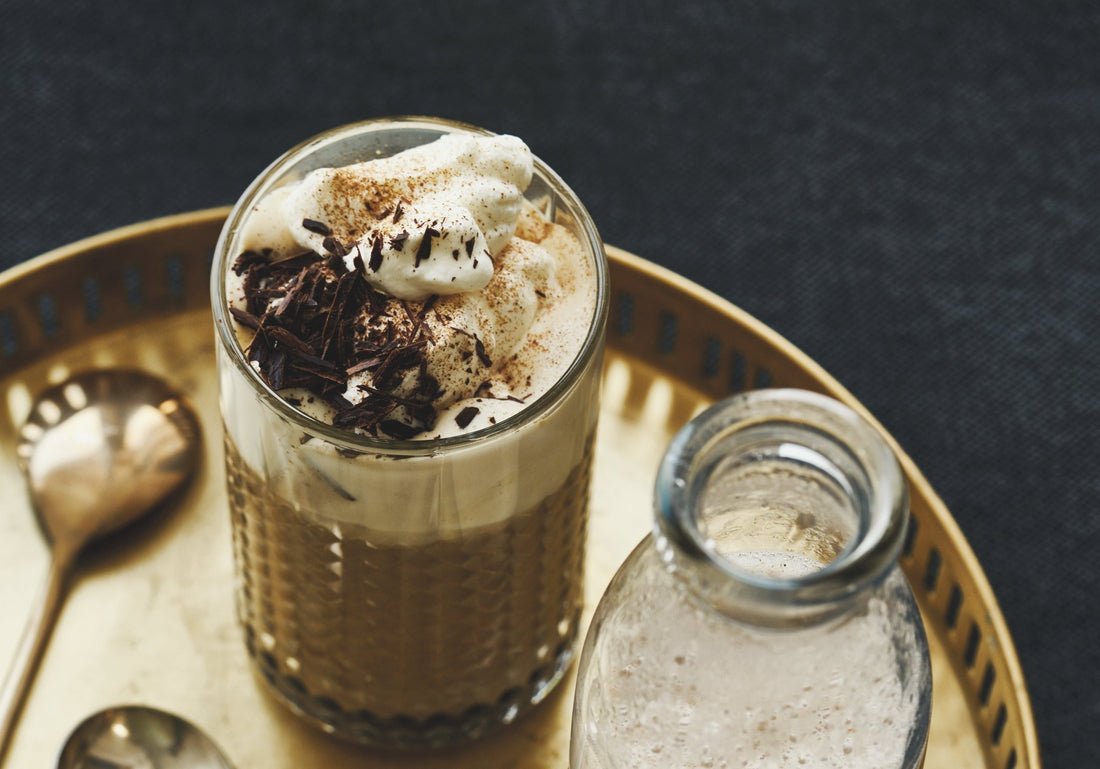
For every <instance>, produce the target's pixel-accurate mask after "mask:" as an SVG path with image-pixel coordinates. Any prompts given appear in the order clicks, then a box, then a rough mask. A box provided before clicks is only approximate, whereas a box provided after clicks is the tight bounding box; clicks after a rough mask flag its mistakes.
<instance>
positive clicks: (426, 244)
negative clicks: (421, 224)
mask: <svg viewBox="0 0 1100 769" xmlns="http://www.w3.org/2000/svg"><path fill="white" fill-rule="evenodd" d="M433 237H439V230H437V229H435V228H434V227H432V226H431V225H430V224H429V225H428V226H427V227H425V228H424V237H423V238H421V239H420V246H419V247H418V248H417V249H416V261H415V262H413V267H419V266H420V263H421V262H422V261H424V260H425V259H427V258H428V257H429V256H431V255H432V238H433Z"/></svg>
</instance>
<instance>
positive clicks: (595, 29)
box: [0, 0, 1100, 767]
mask: <svg viewBox="0 0 1100 769" xmlns="http://www.w3.org/2000/svg"><path fill="white" fill-rule="evenodd" d="M71 5H72V7H66V4H65V3H61V2H51V3H34V2H30V1H29V0H0V18H2V23H0V105H2V106H0V174H2V177H0V178H2V181H3V183H2V184H0V243H3V248H2V249H0V267H7V266H11V265H14V264H16V263H18V262H20V261H22V260H24V259H27V258H30V257H32V256H34V255H36V254H38V253H40V252H43V251H46V250H48V249H51V248H53V247H56V246H60V245H63V244H65V243H68V242H70V241H72V240H75V239H77V238H80V237H83V236H86V235H91V234H94V233H97V232H100V231H102V230H105V229H108V228H112V227H115V226H118V225H122V224H128V223H131V222H135V221H139V220H143V219H147V218H150V217H154V216H159V215H163V214H171V213H176V212H181V211H188V210H193V209H198V208H205V207H209V206H215V205H222V204H228V203H231V202H233V201H234V200H235V198H236V197H237V195H238V194H239V193H240V191H241V190H242V189H243V188H244V187H245V185H246V184H247V183H248V182H249V181H250V180H251V179H252V178H253V176H254V175H255V174H256V173H257V172H258V171H259V170H261V169H262V168H263V167H264V166H265V165H266V164H267V163H268V162H269V161H270V160H271V159H273V158H274V157H275V156H276V155H278V154H280V153H281V152H282V151H283V150H284V149H286V148H288V147H289V146H291V145H292V144H295V143H297V142H298V141H299V140H301V139H303V138H306V137H307V136H310V135H312V134H314V133H316V132H318V131H320V130H323V129H326V128H329V127H332V126H334V125H337V124H340V123H344V122H349V121H352V120H357V119H361V118H366V117H371V116H379V115H387V114H398V113H419V114H435V115H440V116H445V117H451V118H456V119H461V120H466V121H469V122H473V123H477V124H480V125H483V126H485V127H487V128H490V129H492V130H495V131H498V132H508V133H515V134H517V135H519V136H522V137H523V138H524V139H526V140H527V142H528V143H529V144H530V146H531V147H532V148H533V150H534V151H535V153H536V154H538V155H539V156H541V157H542V158H543V159H544V160H546V161H547V162H548V163H549V164H550V165H551V166H552V167H554V168H555V169H556V170H557V171H559V172H560V173H561V174H562V176H563V177H564V178H565V179H566V180H568V181H569V183H570V184H571V185H572V186H573V187H574V188H575V190H576V191H577V192H578V194H579V195H580V197H581V198H582V199H583V200H584V201H585V202H586V203H587V205H588V207H589V208H590V210H591V212H592V214H593V216H594V217H595V219H596V221H597V223H598V225H599V226H600V228H601V230H602V233H603V235H604V238H605V240H606V241H607V242H609V243H613V244H615V245H617V246H621V247H623V248H626V249H628V250H630V251H633V252H635V253H637V254H639V255H641V256H643V257H645V258H647V259H650V260H652V261H654V262H657V263H659V264H662V265H665V266H668V267H670V268H672V269H674V270H676V271H678V272H680V273H682V274H684V275H685V276H687V277H688V278H691V279H692V280H694V281H696V282H698V283H700V284H702V285H704V286H706V287H708V288H710V289H712V290H714V291H716V292H718V293H720V294H721V295H723V296H725V297H726V298H728V299H730V300H732V301H733V302H734V303H736V304H737V305H739V306H741V307H742V308H744V309H745V310H747V311H748V312H750V313H752V314H753V315H755V316H757V317H758V318H760V319H761V320H763V321H764V322H766V323H768V324H769V325H771V326H772V327H773V328H775V329H776V330H778V331H779V332H780V333H782V334H783V335H784V336H786V337H787V338H789V339H790V340H791V341H793V342H794V343H795V344H796V345H798V346H799V347H801V348H802V349H803V350H804V351H805V352H806V353H808V354H809V355H810V356H811V357H813V358H815V359H816V360H817V361H819V362H820V363H821V364H823V365H824V366H825V368H826V369H827V370H828V371H830V372H831V373H832V374H834V375H835V376H836V377H837V378H838V379H839V380H840V381H841V382H842V383H843V384H845V385H846V386H847V387H848V388H849V389H850V390H851V391H852V392H853V393H854V394H855V396H856V397H857V398H859V399H860V400H861V401H862V402H863V403H864V404H865V405H866V406H867V407H868V408H870V410H871V411H872V412H873V413H874V414H875V415H876V416H877V417H878V418H879V420H880V421H881V422H882V423H883V424H884V425H885V426H886V427H887V429H889V430H890V431H891V432H892V433H893V434H894V435H895V437H896V438H897V439H898V440H899V442H900V443H901V445H902V446H903V447H904V448H905V449H906V450H907V451H908V452H909V453H910V454H911V455H912V457H913V458H914V460H915V461H916V463H917V464H918V465H919V466H920V467H921V468H922V469H923V471H924V472H925V474H926V475H927V476H928V478H929V480H930V481H931V483H932V484H933V486H934V487H935V488H936V489H937V490H938V492H939V493H940V494H941V495H942V497H943V498H944V500H945V501H946V503H947V505H948V507H949V508H950V509H951V510H952V512H953V514H954V515H955V517H956V518H957V519H958V521H959V523H960V525H961V526H962V529H963V530H964V532H965V533H966V535H967V537H968V538H969V540H970V542H971V544H972V545H973V547H974V550H975V551H976V552H977V554H978V557H979V558H980V560H981V561H982V563H983V564H984V566H985V569H986V572H987V574H988V576H989V579H990V581H991V582H992V584H993V588H994V590H995V591H996V593H997V595H998V597H999V599H1000V601H1001V604H1002V607H1003V609H1004V612H1005V614H1006V616H1007V620H1008V623H1009V626H1010V627H1011V628H1012V631H1013V635H1014V638H1015V640H1016V643H1017V645H1018V649H1019V653H1020V657H1021V660H1022V663H1023V666H1024V671H1025V674H1026V676H1027V679H1028V684H1029V688H1030V691H1031V695H1032V698H1033V702H1034V706H1035V711H1036V718H1037V722H1038V727H1039V734H1040V738H1041V741H1042V744H1043V750H1044V758H1045V760H1046V762H1047V764H1048V765H1050V766H1059V767H1060V766H1067V767H1073V766H1082V767H1084V766H1092V765H1095V763H1096V756H1097V754H1098V753H1100V750H1098V748H1100V741H1098V739H1097V734H1096V730H1095V728H1094V723H1095V722H1096V720H1097V719H1098V717H1100V686H1098V685H1100V651H1098V646H1097V644H1096V643H1095V641H1094V639H1095V638H1096V634H1097V628H1098V623H1097V619H1096V614H1097V613H1096V609H1097V591H1098V588H1100V576H1098V575H1100V568H1098V567H1097V562H1096V559H1097V555H1096V552H1097V548H1098V546H1100V514H1098V511H1097V506H1098V504H1100V468H1098V467H1097V460H1098V458H1100V451H1098V450H1097V447H1096V436H1097V434H1098V433H1100V365H1098V364H1100V341H1098V340H1097V332H1098V331H1100V302H1098V300H1100V265H1098V262H1097V255H1098V250H1100V216H1098V213H1097V207H1098V206H1100V6H1097V5H1096V4H1094V3H1092V4H1090V3H1076V4H1075V3H1055V2H1047V3H1043V2H963V1H961V0H912V2H907V1H904V0H884V1H883V2H878V3H870V2H868V3H855V2H848V3H845V2H835V1H832V0H741V1H740V2H729V0H713V1H711V2H702V1H698V0H696V1H692V2H686V1H685V2H672V1H671V0H670V1H669V2H667V3H657V2H653V0H645V1H643V2H634V3H627V2H623V3H618V4H610V3H597V2H587V1H585V0H559V1H558V2H550V3H538V4H530V5H525V4H521V3H514V2H512V3H505V2H486V1H484V0H482V1H480V2H463V3H458V2H455V3H446V4H444V3H439V4H437V5H438V6H439V7H438V8H434V9H433V10H432V11H431V12H428V11H427V10H413V9H411V8H410V7H407V6H412V5H414V4H412V3H404V2H375V3H370V2H344V3H323V2H304V1H299V2H291V1H290V0H270V1H269V2H267V3H263V4H260V3H256V4H253V5H254V7H248V5H246V4H244V3H232V2H221V3H214V2H193V3H140V4H139V3H136V2H133V3H122V2H113V3H91V2H88V3H84V4H82V5H76V4H71Z"/></svg>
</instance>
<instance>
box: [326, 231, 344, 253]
mask: <svg viewBox="0 0 1100 769" xmlns="http://www.w3.org/2000/svg"><path fill="white" fill-rule="evenodd" d="M321 246H322V248H324V249H325V250H326V251H328V252H329V253H330V254H332V255H334V256H347V253H348V250H347V248H345V247H344V244H343V243H341V242H340V241H338V240H337V239H336V238H334V237H332V236H331V235H330V236H329V237H327V238H325V239H324V240H323V241H322V242H321Z"/></svg>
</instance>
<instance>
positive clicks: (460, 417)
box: [455, 406, 481, 430]
mask: <svg viewBox="0 0 1100 769" xmlns="http://www.w3.org/2000/svg"><path fill="white" fill-rule="evenodd" d="M480 413H481V409H479V408H478V407H477V406H467V407H466V408H464V409H462V411H460V412H458V414H457V415H455V424H457V425H458V426H459V428H460V429H462V430H465V429H466V428H467V427H469V426H470V422H473V421H474V417H476V416H477V415H478V414H480Z"/></svg>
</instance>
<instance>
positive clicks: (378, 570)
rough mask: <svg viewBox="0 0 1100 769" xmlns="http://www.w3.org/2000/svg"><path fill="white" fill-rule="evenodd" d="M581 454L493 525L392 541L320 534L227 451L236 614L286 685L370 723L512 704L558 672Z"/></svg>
mask: <svg viewBox="0 0 1100 769" xmlns="http://www.w3.org/2000/svg"><path fill="white" fill-rule="evenodd" d="M587 443H588V447H589V448H588V450H587V452H586V453H585V455H584V456H583V458H582V459H581V461H580V463H579V464H578V465H577V466H575V467H574V468H573V470H572V472H570V473H569V475H568V476H567V478H566V480H565V482H564V483H563V484H562V485H561V487H560V488H558V489H557V490H556V491H555V492H554V493H552V494H551V495H550V496H548V497H547V498H546V499H544V500H543V501H542V502H541V503H540V504H539V505H537V506H535V507H534V508H531V509H528V510H521V511H518V512H517V513H516V515H514V516H513V517H512V518H510V519H509V520H507V521H503V522H498V523H494V524H490V525H488V526H482V527H476V528H473V529H471V530H468V531H463V532H461V533H454V534H452V535H450V536H446V537H442V538H439V539H436V540H434V541H432V542H428V543H424V544H423V545H421V546H412V547H410V546H395V545H393V544H392V543H389V542H387V541H386V539H385V538H383V539H382V540H381V541H380V540H379V539H378V538H377V533H376V532H373V531H370V530H368V529H364V528H363V527H359V526H354V525H346V526H338V527H332V526H323V525H319V524H317V523H315V522H313V521H311V520H310V519H309V518H308V517H306V516H303V515H302V514H301V512H300V511H298V510H295V508H294V505H292V504H291V503H290V502H289V501H287V500H285V499H282V498H280V497H278V496H277V495H274V494H272V493H271V491H270V488H269V486H268V484H267V483H266V482H265V481H264V479H263V478H261V477H260V476H258V475H257V474H256V473H255V472H253V471H252V470H250V469H249V467H248V466H247V465H246V464H245V463H244V462H242V461H241V458H240V455H239V454H238V453H237V451H236V448H235V447H234V446H233V445H232V443H228V444H227V447H226V451H227V458H228V462H227V466H228V469H229V481H230V489H231V491H230V494H231V496H232V497H233V500H232V501H233V531H234V547H235V551H236V553H235V556H236V562H237V564H238V573H239V576H240V581H239V583H238V584H239V587H238V601H237V606H238V611H239V613H240V615H241V621H242V623H243V625H244V626H245V628H246V629H247V630H248V632H249V633H250V634H251V644H252V647H253V649H252V651H253V653H254V654H255V655H257V656H259V657H262V658H263V659H262V660H261V661H262V662H263V663H264V665H265V669H266V670H267V671H268V673H269V674H270V675H273V676H276V677H279V678H281V679H282V682H281V683H283V684H284V685H285V688H286V691H287V692H290V693H293V692H300V698H301V701H300V702H299V703H298V704H299V705H301V706H303V707H304V708H306V710H307V712H308V711H309V710H310V703H309V702H308V700H318V701H327V702H329V703H330V704H329V705H328V707H329V708H331V707H332V705H331V703H336V704H337V705H338V707H339V708H340V709H341V710H343V711H347V712H352V711H367V712H369V713H370V714H371V715H372V716H373V717H375V718H380V719H387V718H394V717H398V716H404V717H409V718H414V719H427V718H429V717H432V716H440V715H448V716H456V717H457V716H459V715H460V714H461V713H463V712H464V711H466V710H467V709H469V708H471V707H474V706H483V707H484V706H493V705H495V704H497V703H498V702H500V701H501V700H502V698H503V699H505V700H506V699H507V698H508V697H509V696H514V697H515V698H516V701H517V702H521V701H523V699H524V698H525V697H527V698H529V697H530V696H531V695H532V693H534V692H535V690H537V689H538V687H540V686H546V685H548V684H549V682H550V680H551V679H552V678H554V677H555V676H556V675H558V674H560V670H561V667H562V666H563V665H564V663H565V661H566V660H567V659H568V658H569V656H571V654H572V648H573V640H574V637H575V635H576V633H577V620H578V618H579V614H580V611H581V606H582V600H583V597H582V589H581V588H582V571H583V559H584V537H585V518H586V516H585V514H584V507H585V499H586V498H587V495H588V484H589V474H590V469H589V468H590V464H591V462H590V460H591V457H590V453H591V445H592V440H591V436H589V439H588V441H587Z"/></svg>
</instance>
